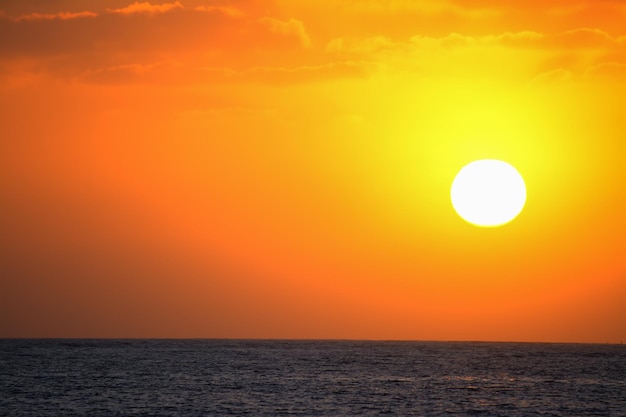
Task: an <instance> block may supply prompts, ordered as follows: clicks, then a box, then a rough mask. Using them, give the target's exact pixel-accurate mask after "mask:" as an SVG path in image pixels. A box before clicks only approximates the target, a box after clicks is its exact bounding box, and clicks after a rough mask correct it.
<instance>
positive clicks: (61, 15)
mask: <svg viewBox="0 0 626 417" xmlns="http://www.w3.org/2000/svg"><path fill="white" fill-rule="evenodd" d="M97 16H98V14H97V13H94V12H90V11H82V12H58V13H31V14H25V15H21V16H17V17H13V18H11V17H8V16H7V15H6V14H5V13H2V14H0V17H4V18H8V19H9V20H13V21H15V22H21V21H29V20H56V19H58V20H70V19H80V18H84V17H97Z"/></svg>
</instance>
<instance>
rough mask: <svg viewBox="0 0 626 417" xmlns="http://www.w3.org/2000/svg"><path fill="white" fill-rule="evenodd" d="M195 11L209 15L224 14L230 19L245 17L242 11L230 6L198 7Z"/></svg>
mask: <svg viewBox="0 0 626 417" xmlns="http://www.w3.org/2000/svg"><path fill="white" fill-rule="evenodd" d="M194 10H196V11H199V12H207V13H222V14H224V15H226V16H230V17H241V16H244V15H245V13H244V12H242V11H241V10H239V9H237V8H235V7H230V6H197V7H195V8H194Z"/></svg>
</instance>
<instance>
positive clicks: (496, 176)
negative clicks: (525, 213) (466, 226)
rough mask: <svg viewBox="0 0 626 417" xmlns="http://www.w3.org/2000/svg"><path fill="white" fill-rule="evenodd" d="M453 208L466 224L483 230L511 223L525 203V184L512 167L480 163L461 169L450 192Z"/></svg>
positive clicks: (481, 161)
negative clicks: (483, 228) (480, 227)
mask: <svg viewBox="0 0 626 417" xmlns="http://www.w3.org/2000/svg"><path fill="white" fill-rule="evenodd" d="M450 197H451V199H452V206H453V207H454V209H455V210H456V212H457V213H458V214H459V216H461V217H462V218H463V219H464V220H466V221H467V222H469V223H471V224H473V225H476V226H482V227H496V226H502V225H504V224H506V223H508V222H510V221H511V220H513V219H514V218H515V217H517V215H518V214H519V213H520V212H521V211H522V209H523V208H524V204H525V203H526V184H524V179H523V178H522V176H521V175H520V173H519V172H517V170H516V169H515V168H513V167H512V166H511V165H509V164H507V163H506V162H503V161H498V160H495V159H483V160H479V161H474V162H471V163H470V164H468V165H466V166H464V167H463V168H462V169H461V170H460V171H459V173H458V174H457V175H456V177H455V178H454V181H453V182H452V188H451V189H450Z"/></svg>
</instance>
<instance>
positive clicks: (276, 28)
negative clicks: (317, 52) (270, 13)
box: [259, 17, 311, 48]
mask: <svg viewBox="0 0 626 417" xmlns="http://www.w3.org/2000/svg"><path fill="white" fill-rule="evenodd" d="M259 23H260V24H261V25H263V26H265V27H266V28H268V29H269V31H270V32H272V33H276V34H279V35H284V36H294V37H296V38H297V39H298V40H299V42H300V44H301V45H302V46H303V47H305V48H308V47H310V46H311V38H310V37H309V35H308V34H307V32H306V29H305V28H304V25H303V24H302V22H301V21H299V20H297V19H289V20H287V21H283V20H279V19H274V18H271V17H262V18H261V19H259Z"/></svg>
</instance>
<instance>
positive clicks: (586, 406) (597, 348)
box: [0, 339, 626, 417]
mask: <svg viewBox="0 0 626 417" xmlns="http://www.w3.org/2000/svg"><path fill="white" fill-rule="evenodd" d="M0 415H2V416H32V417H37V416H38V417H45V416H91V417H97V416H242V415H250V416H295V415H298V416H356V415H369V416H374V415H390V416H475V415H480V416H564V417H565V416H567V417H572V416H626V346H623V345H578V344H525V343H520V344H516V343H460V342H459V343H443V342H442V343H440V342H357V341H253V340H247V341H246V340H7V339H5V340H0Z"/></svg>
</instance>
